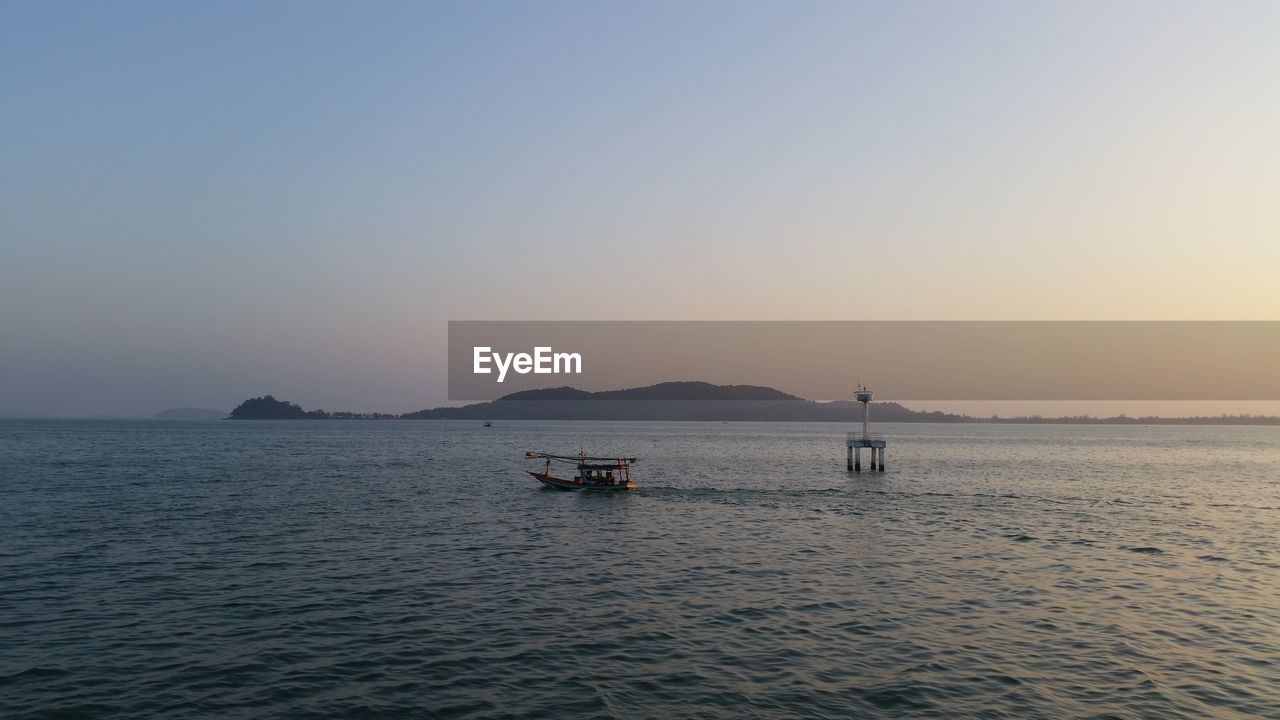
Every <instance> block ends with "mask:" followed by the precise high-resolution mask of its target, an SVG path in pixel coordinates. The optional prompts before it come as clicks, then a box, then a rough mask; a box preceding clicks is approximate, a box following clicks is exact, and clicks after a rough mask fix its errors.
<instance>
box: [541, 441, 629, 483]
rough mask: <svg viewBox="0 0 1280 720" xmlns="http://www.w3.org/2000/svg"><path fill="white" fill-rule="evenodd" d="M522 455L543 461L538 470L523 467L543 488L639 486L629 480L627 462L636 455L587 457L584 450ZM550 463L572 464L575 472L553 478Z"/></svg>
mask: <svg viewBox="0 0 1280 720" xmlns="http://www.w3.org/2000/svg"><path fill="white" fill-rule="evenodd" d="M524 456H525V457H527V458H539V459H542V460H546V465H545V467H544V468H543V470H542V472H535V471H533V470H526V471H525V472H528V473H529V474H530V475H532V476H534V477H535V478H537V479H538V481H539V482H541V483H542V484H543V485H544V486H545V487H549V488H555V489H556V490H568V491H572V492H577V491H591V492H619V491H626V490H635V489H636V488H638V487H640V486H639V485H637V484H636V481H635V480H632V479H631V465H632V463H635V462H636V461H637V460H639V458H633V457H631V458H625V457H620V458H607V457H588V456H587V454H586V453H579V454H577V455H552V454H550V453H543V452H534V451H532V450H530V451H528V452H526V453H525V454H524ZM553 462H558V463H564V464H566V465H575V466H576V473H575V474H574V476H573V477H571V478H561V477H556V476H554V475H552V474H551V463H553Z"/></svg>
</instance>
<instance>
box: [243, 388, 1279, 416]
mask: <svg viewBox="0 0 1280 720" xmlns="http://www.w3.org/2000/svg"><path fill="white" fill-rule="evenodd" d="M871 407H872V418H873V421H875V422H886V423H889V422H892V423H945V424H993V425H1237V426H1244V425H1258V426H1277V425H1280V417H1277V416H1270V415H1221V416H1189V417H1162V416H1140V417H1130V416H1127V415H1117V416H1112V417H1095V416H1090V415H1078V416H1058V417H1042V416H1038V415H1031V416H1015V417H999V416H990V417H976V416H972V415H962V414H955V413H944V412H940V411H921V410H910V409H908V408H906V407H903V406H902V405H900V404H898V403H895V402H873V403H872V406H871ZM228 419H231V420H473V421H494V420H551V421H591V420H596V421H611V422H627V421H650V422H652V421H658V422H832V423H860V422H861V421H862V406H861V405H860V404H859V403H856V402H853V401H847V400H837V401H831V402H817V401H813V400H805V399H803V398H799V397H796V396H794V395H788V394H786V393H783V392H781V391H779V390H775V389H773V388H767V387H757V386H749V385H729V386H725V385H712V384H710V383H704V382H679V383H659V384H658V385H651V386H647V387H642V388H631V389H626V390H610V391H602V392H588V391H584V390H578V389H576V388H570V387H562V388H550V389H546V390H527V391H523V392H518V393H513V394H511V395H507V396H504V397H502V398H499V399H497V400H494V401H491V402H482V403H474V404H471V405H464V406H461V407H437V408H432V409H427V410H419V411H416V412H410V413H403V414H400V415H396V414H393V413H360V412H349V411H344V412H327V411H324V410H304V409H303V408H302V407H301V406H299V405H297V404H295V403H291V402H289V401H287V400H277V399H276V398H275V397H273V396H271V395H265V396H262V397H258V398H250V399H248V400H246V401H244V402H243V403H241V404H240V405H239V406H237V407H236V408H235V409H234V410H232V411H231V413H230V416H229V418H228Z"/></svg>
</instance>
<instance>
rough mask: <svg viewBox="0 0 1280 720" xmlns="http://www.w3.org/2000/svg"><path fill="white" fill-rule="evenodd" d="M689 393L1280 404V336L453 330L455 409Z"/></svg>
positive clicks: (569, 325) (1056, 330)
mask: <svg viewBox="0 0 1280 720" xmlns="http://www.w3.org/2000/svg"><path fill="white" fill-rule="evenodd" d="M539 348H541V349H539ZM685 380H703V381H707V382H710V383H715V384H718V385H762V386H768V387H772V388H776V389H778V390H781V391H783V392H786V393H790V394H792V395H798V396H800V397H803V398H807V399H811V400H839V399H849V398H850V397H851V395H852V392H853V388H854V386H855V385H856V384H857V383H863V384H866V385H869V386H871V387H873V388H874V389H875V392H876V398H877V399H880V400H1275V399H1280V322H1017V321H1009V322H1005V321H973V322H954V321H936V322H934V321H928V322H864V321H847V322H836V321H813V322H808V321H805V322H789V321H761V322H755V321H749V322H721V321H681V322H675V321H618V322H606V321H451V322H450V323H449V399H450V400H492V399H496V398H498V397H501V396H503V395H507V394H510V393H513V392H518V391H521V390H530V389H537V388H552V387H561V386H572V387H575V388H579V389H583V390H592V391H598V390H616V389H622V388H631V387H640V386H645V385H652V384H656V383H661V382H667V381H685ZM673 399H682V398H673Z"/></svg>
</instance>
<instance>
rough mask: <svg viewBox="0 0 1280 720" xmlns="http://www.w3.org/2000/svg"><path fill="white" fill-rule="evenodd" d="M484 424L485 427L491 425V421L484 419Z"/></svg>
mask: <svg viewBox="0 0 1280 720" xmlns="http://www.w3.org/2000/svg"><path fill="white" fill-rule="evenodd" d="M484 426H485V427H493V423H491V422H489V421H488V420H485V421H484Z"/></svg>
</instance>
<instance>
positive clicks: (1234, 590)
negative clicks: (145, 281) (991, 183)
mask: <svg viewBox="0 0 1280 720" xmlns="http://www.w3.org/2000/svg"><path fill="white" fill-rule="evenodd" d="M845 429H846V428H844V427H843V426H839V425H834V424H800V423H797V424H718V423H715V424H710V423H688V424H664V423H515V422H509V423H502V422H499V423H496V427H494V428H490V429H484V428H481V427H480V426H479V423H461V422H457V423H454V422H430V421H420V422H413V421H391V422H359V421H354V422H342V421H328V422H324V421H311V422H306V421H304V422H264V423H236V422H212V423H156V422H73V421H67V422H57V421H49V422H32V421H21V422H19V421H5V422H0V716H3V717H6V718H27V717H32V718H35V717H63V718H73V717H84V718H147V717H210V718H212V717H232V718H250V717H252V718H258V717H289V718H294V717H299V718H301V717H334V718H340V717H362V718H363V717H396V718H400V717H440V718H452V717H460V718H482V717H547V718H560V717H619V718H641V717H693V716H697V717H709V718H715V717H723V718H740V717H770V718H772V717H777V718H784V717H903V716H916V717H956V716H961V717H964V716H974V717H992V718H996V717H1009V718H1034V717H1053V718H1056V717H1104V716H1110V717H1122V718H1124V717H1132V718H1138V717H1161V718H1202V717H1224V718H1231V717H1240V718H1244V717H1280V428H1257V427H1255V428H1248V427H1235V428H1225V427H1214V428H1209V427H1150V428H1148V427H1096V426H1095V427H1086V426H1008V425H997V426H992V425H963V426H957V425H888V424H885V425H881V426H879V427H878V430H882V431H884V432H885V433H886V434H887V435H888V437H889V439H890V444H889V450H888V458H887V460H888V463H887V472H885V473H882V474H871V473H862V474H861V475H850V474H846V472H845V470H844V447H843V432H844V431H845ZM579 448H584V449H586V450H587V451H588V452H590V453H599V454H615V453H627V454H637V455H640V456H641V457H642V461H641V463H640V464H639V465H638V466H637V479H638V480H639V481H640V483H641V487H642V489H641V490H640V491H638V492H634V493H630V494H626V495H621V496H591V495H582V494H573V493H561V492H556V491H546V490H542V489H540V488H539V487H538V485H537V483H536V482H535V481H534V480H533V479H532V478H530V477H529V476H527V475H525V474H524V473H523V472H522V471H523V470H524V469H525V468H526V467H530V466H531V464H530V463H529V462H528V461H526V460H524V459H523V458H522V457H521V456H522V454H523V451H524V450H526V449H540V450H548V451H561V452H577V451H578V449H579Z"/></svg>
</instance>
